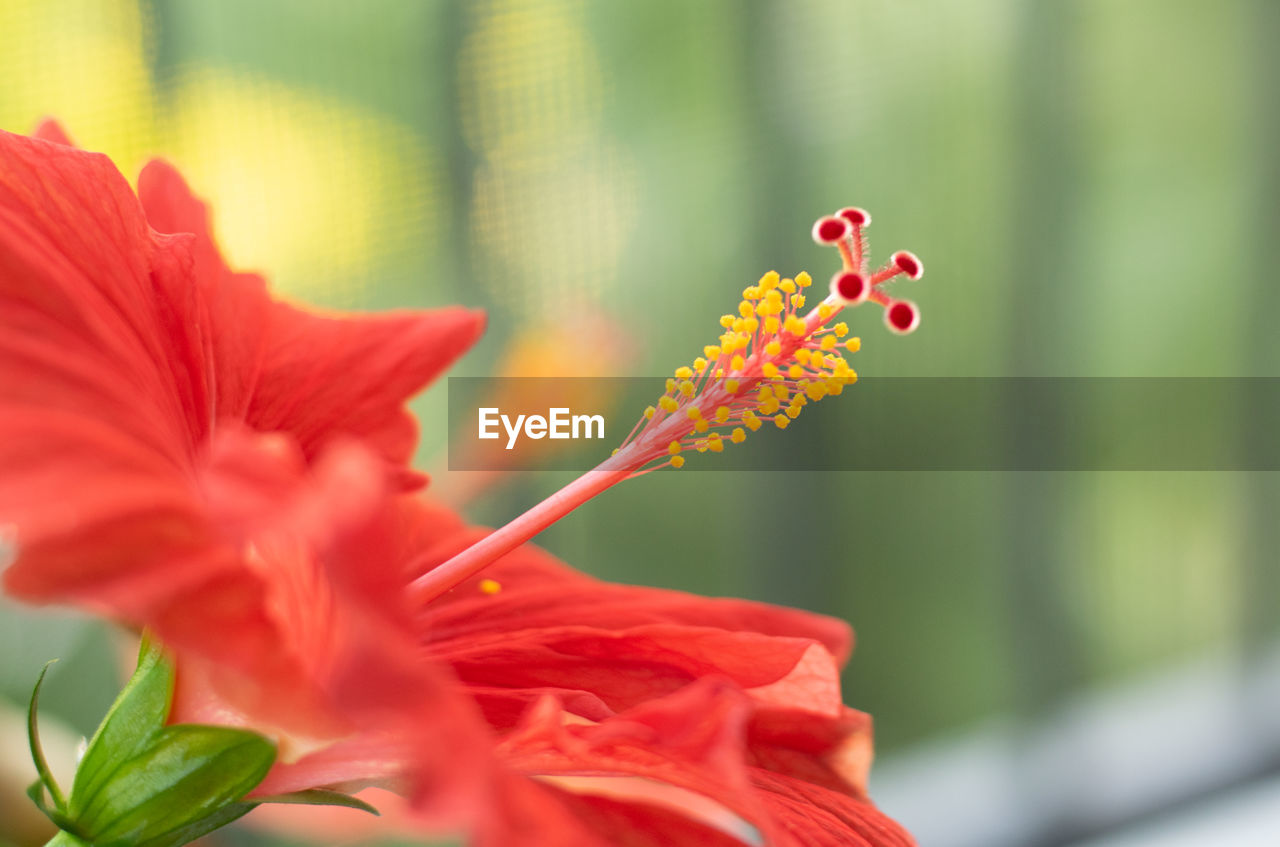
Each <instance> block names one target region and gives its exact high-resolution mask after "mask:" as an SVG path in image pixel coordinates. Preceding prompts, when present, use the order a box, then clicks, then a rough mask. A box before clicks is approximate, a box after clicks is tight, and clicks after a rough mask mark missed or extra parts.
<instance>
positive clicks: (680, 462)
mask: <svg viewBox="0 0 1280 847" xmlns="http://www.w3.org/2000/svg"><path fill="white" fill-rule="evenodd" d="M671 467H673V468H683V467H684V456H672V457H671Z"/></svg>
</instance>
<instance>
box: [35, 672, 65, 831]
mask: <svg viewBox="0 0 1280 847" xmlns="http://www.w3.org/2000/svg"><path fill="white" fill-rule="evenodd" d="M56 661H58V660H57V659H52V660H50V661H48V662H45V663H44V667H43V668H41V669H40V676H38V677H37V678H36V684H35V687H34V688H32V689H31V700H30V701H28V703H27V745H28V746H29V747H30V748H31V761H33V762H34V763H35V766H36V775H37V776H38V777H39V779H37V780H36V782H35V784H34V785H32V786H31V788H28V789H27V796H28V797H30V798H31V799H32V800H33V801H35V804H36V805H37V806H39V807H40V810H41V811H43V812H44V813H45V814H46V815H47V814H49V811H50V808H49V806H48V804H46V803H45V796H44V792H45V791H46V790H47V791H48V792H49V797H50V798H51V799H52V810H54V811H57V812H65V811H66V809H67V800H66V797H64V796H63V794H62V789H61V788H59V787H58V782H57V780H55V779H54V778H53V772H52V771H50V770H49V763H48V761H46V760H45V757H44V748H43V747H42V746H41V745H40V727H39V718H38V717H37V715H38V713H39V711H40V686H42V685H44V675H45V674H47V673H48V672H49V666H50V665H52V664H53V663H54V662H56Z"/></svg>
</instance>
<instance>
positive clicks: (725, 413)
mask: <svg viewBox="0 0 1280 847" xmlns="http://www.w3.org/2000/svg"><path fill="white" fill-rule="evenodd" d="M716 420H717V421H719V422H720V423H725V422H726V421H728V420H729V407H728V406H720V407H718V408H717V409H716Z"/></svg>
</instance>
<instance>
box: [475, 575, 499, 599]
mask: <svg viewBox="0 0 1280 847" xmlns="http://www.w3.org/2000/svg"><path fill="white" fill-rule="evenodd" d="M476 587H477V588H479V589H480V593H481V594H489V595H493V594H497V593H498V592H499V591H501V590H502V583H501V582H498V581H497V580H496V579H489V578H488V577H486V578H484V579H482V580H480V581H479V582H478V583H476Z"/></svg>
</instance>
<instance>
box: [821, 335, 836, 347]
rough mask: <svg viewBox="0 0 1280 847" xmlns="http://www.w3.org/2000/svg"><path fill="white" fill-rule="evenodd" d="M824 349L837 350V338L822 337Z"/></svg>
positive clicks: (832, 336) (830, 336)
mask: <svg viewBox="0 0 1280 847" xmlns="http://www.w3.org/2000/svg"><path fill="white" fill-rule="evenodd" d="M822 349H823V350H834V349H836V337H835V336H834V335H824V336H822Z"/></svg>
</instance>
